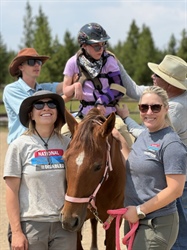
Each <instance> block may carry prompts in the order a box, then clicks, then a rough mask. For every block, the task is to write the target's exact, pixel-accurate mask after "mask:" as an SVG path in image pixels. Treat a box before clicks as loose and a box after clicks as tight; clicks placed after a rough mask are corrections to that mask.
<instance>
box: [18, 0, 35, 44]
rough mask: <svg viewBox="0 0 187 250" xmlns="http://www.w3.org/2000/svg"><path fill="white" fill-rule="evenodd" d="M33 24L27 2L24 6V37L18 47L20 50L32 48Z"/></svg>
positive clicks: (30, 9)
mask: <svg viewBox="0 0 187 250" xmlns="http://www.w3.org/2000/svg"><path fill="white" fill-rule="evenodd" d="M33 24H34V18H33V17H32V8H31V6H30V4H29V2H27V4H26V15H25V17H24V18H23V28H24V31H23V35H24V37H23V38H22V42H23V45H22V46H20V49H21V48H29V47H30V48H31V47H33V35H34V34H33V32H34V31H33V28H34V27H33Z"/></svg>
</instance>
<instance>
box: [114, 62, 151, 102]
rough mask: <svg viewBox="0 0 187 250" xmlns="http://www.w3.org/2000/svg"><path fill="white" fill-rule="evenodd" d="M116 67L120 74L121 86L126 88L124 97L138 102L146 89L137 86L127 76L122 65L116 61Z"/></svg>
mask: <svg viewBox="0 0 187 250" xmlns="http://www.w3.org/2000/svg"><path fill="white" fill-rule="evenodd" d="M118 65H119V68H120V72H121V79H122V83H123V86H124V87H125V88H126V95H127V96H128V97H130V98H132V99H135V100H139V99H140V96H141V95H142V93H143V91H144V90H145V89H146V88H147V87H148V86H144V85H141V86H139V85H137V84H136V83H135V82H134V81H133V80H132V78H131V77H130V76H129V75H128V74H127V72H126V70H125V69H124V67H123V65H122V64H121V63H120V62H119V61H118Z"/></svg>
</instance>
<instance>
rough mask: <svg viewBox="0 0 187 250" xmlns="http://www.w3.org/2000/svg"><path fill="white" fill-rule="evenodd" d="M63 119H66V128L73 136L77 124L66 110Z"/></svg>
mask: <svg viewBox="0 0 187 250" xmlns="http://www.w3.org/2000/svg"><path fill="white" fill-rule="evenodd" d="M65 117H66V122H67V125H68V128H69V130H70V132H71V134H72V136H73V134H74V132H75V130H76V128H77V125H78V122H77V121H76V120H75V118H74V116H72V114H71V113H70V112H69V111H68V110H67V109H65Z"/></svg>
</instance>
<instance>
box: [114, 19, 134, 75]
mask: <svg viewBox="0 0 187 250" xmlns="http://www.w3.org/2000/svg"><path fill="white" fill-rule="evenodd" d="M138 41H139V28H138V27H137V25H136V23H135V20H133V21H132V24H131V25H130V30H129V32H128V36H127V40H126V41H125V42H124V45H123V46H122V50H121V53H120V54H119V55H118V57H119V60H120V62H121V63H122V64H123V65H124V67H125V69H126V70H127V72H128V74H129V75H130V76H131V77H132V78H133V77H134V72H135V70H136V69H135V56H136V53H137V47H138Z"/></svg>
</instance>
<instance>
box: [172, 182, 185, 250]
mask: <svg viewBox="0 0 187 250" xmlns="http://www.w3.org/2000/svg"><path fill="white" fill-rule="evenodd" d="M177 209H178V214H179V233H178V236H177V240H176V242H175V244H174V245H173V247H172V248H171V250H186V249H187V182H185V187H184V190H183V194H182V196H181V197H180V198H178V199H177Z"/></svg>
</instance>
